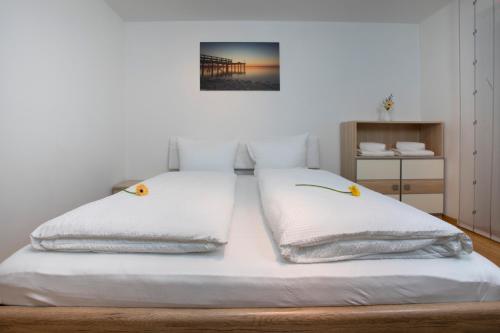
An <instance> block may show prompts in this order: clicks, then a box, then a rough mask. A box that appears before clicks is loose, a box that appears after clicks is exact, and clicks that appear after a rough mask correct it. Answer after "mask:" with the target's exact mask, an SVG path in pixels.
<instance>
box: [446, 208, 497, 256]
mask: <svg viewBox="0 0 500 333" xmlns="http://www.w3.org/2000/svg"><path fill="white" fill-rule="evenodd" d="M443 220H445V221H446V222H448V223H451V224H454V225H456V224H457V220H456V219H454V218H451V217H447V216H443ZM460 229H462V230H463V231H464V232H465V233H466V234H467V235H469V237H470V238H471V239H472V243H473V244H474V251H476V252H477V253H479V254H481V255H482V256H484V257H486V258H488V259H489V260H491V261H492V262H494V263H495V264H496V265H497V266H500V243H498V242H495V241H493V240H491V239H489V238H486V237H483V236H481V235H478V234H476V233H474V232H472V231H470V230H467V229H464V228H460Z"/></svg>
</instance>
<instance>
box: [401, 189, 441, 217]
mask: <svg viewBox="0 0 500 333" xmlns="http://www.w3.org/2000/svg"><path fill="white" fill-rule="evenodd" d="M443 198H444V197H443V194H442V193H434V194H402V195H401V201H403V202H404V203H407V204H408V205H411V206H413V207H415V208H418V209H420V210H423V211H424V212H427V213H431V214H441V213H443Z"/></svg>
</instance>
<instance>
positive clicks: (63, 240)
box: [31, 171, 236, 253]
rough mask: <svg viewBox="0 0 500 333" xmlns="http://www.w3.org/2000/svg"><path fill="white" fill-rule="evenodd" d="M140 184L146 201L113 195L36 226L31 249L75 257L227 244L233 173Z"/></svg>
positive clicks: (173, 175) (181, 175) (170, 176)
mask: <svg viewBox="0 0 500 333" xmlns="http://www.w3.org/2000/svg"><path fill="white" fill-rule="evenodd" d="M143 183H144V184H146V185H147V186H148V188H149V194H148V195H147V196H142V197H139V196H136V195H133V194H129V193H125V192H119V193H117V194H114V195H112V196H109V197H106V198H104V199H101V200H98V201H95V202H92V203H89V204H86V205H84V206H81V207H79V208H76V209H74V210H72V211H70V212H68V213H66V214H64V215H61V216H59V217H56V218H54V219H52V220H50V221H48V222H46V223H44V224H42V225H41V226H39V227H38V228H37V229H36V230H35V231H33V233H32V234H31V244H32V246H33V247H34V248H35V249H38V250H55V251H75V252H149V253H184V252H207V251H212V250H215V249H216V248H217V247H219V246H223V245H224V244H226V243H227V238H228V233H229V227H230V223H231V217H232V211H233V204H234V192H235V184H236V176H235V175H234V174H232V173H222V172H199V171H186V172H168V173H164V174H161V175H159V176H156V177H154V178H150V179H148V180H146V181H144V182H143ZM133 189H134V188H133V187H131V188H130V189H129V190H131V191H133Z"/></svg>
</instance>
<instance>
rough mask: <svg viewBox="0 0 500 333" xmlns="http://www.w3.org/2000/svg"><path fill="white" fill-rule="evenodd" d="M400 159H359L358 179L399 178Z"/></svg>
mask: <svg viewBox="0 0 500 333" xmlns="http://www.w3.org/2000/svg"><path fill="white" fill-rule="evenodd" d="M399 177H400V161H399V160H358V161H357V170H356V179H357V180H365V179H370V180H372V179H399Z"/></svg>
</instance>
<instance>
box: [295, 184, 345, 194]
mask: <svg viewBox="0 0 500 333" xmlns="http://www.w3.org/2000/svg"><path fill="white" fill-rule="evenodd" d="M295 186H309V187H318V188H324V189H325V190H330V191H335V192H338V193H345V194H351V192H350V191H348V192H346V191H339V190H336V189H334V188H331V187H326V186H321V185H313V184H295Z"/></svg>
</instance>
